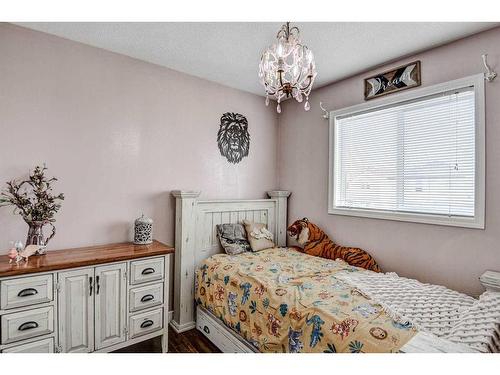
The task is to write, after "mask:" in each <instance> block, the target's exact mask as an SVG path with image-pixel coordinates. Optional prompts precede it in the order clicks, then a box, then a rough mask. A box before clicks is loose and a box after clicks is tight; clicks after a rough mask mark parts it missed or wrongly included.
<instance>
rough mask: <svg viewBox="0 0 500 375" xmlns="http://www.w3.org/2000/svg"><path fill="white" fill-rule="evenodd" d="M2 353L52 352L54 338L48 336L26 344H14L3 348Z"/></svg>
mask: <svg viewBox="0 0 500 375" xmlns="http://www.w3.org/2000/svg"><path fill="white" fill-rule="evenodd" d="M2 353H54V338H53V337H49V338H47V339H43V340H40V341H35V342H30V343H28V344H21V345H16V346H13V347H11V348H8V349H4V350H3V351H2Z"/></svg>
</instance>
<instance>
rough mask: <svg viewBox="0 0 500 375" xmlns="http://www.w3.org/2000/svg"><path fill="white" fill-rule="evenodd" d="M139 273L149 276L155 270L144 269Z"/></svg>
mask: <svg viewBox="0 0 500 375" xmlns="http://www.w3.org/2000/svg"><path fill="white" fill-rule="evenodd" d="M141 273H142V274H143V275H151V274H152V273H155V269H154V268H151V267H148V268H144V269H143V270H142V272H141Z"/></svg>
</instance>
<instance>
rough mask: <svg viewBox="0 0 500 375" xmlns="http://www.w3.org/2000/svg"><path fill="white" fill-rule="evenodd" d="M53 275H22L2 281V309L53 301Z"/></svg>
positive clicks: (0, 284) (0, 307) (0, 286)
mask: <svg viewBox="0 0 500 375" xmlns="http://www.w3.org/2000/svg"><path fill="white" fill-rule="evenodd" d="M52 284H53V282H52V275H50V274H49V275H42V276H31V277H21V278H17V279H10V280H3V281H0V292H1V298H0V309H1V310H8V309H14V308H16V307H22V306H29V305H35V304H37V303H44V302H50V301H52V299H53V298H54V297H53V293H52Z"/></svg>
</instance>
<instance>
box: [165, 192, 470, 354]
mask: <svg viewBox="0 0 500 375" xmlns="http://www.w3.org/2000/svg"><path fill="white" fill-rule="evenodd" d="M172 194H173V196H174V197H175V199H176V213H175V272H174V275H175V276H174V315H173V319H172V320H171V322H170V325H171V326H172V328H173V329H174V330H175V331H176V332H178V333H180V332H184V331H187V330H190V329H193V328H195V327H196V328H197V329H198V330H200V331H201V332H202V333H203V334H204V335H205V336H206V337H208V339H210V340H211V341H212V342H213V343H214V344H215V345H216V346H217V347H218V348H219V349H221V351H223V352H228V353H245V352H246V353H250V352H255V351H256V350H255V348H253V347H252V346H251V345H250V344H249V343H247V342H246V341H244V340H243V339H242V338H241V337H240V336H239V335H238V334H237V333H236V332H234V331H232V330H231V329H230V328H228V327H226V326H225V325H224V323H223V322H221V321H220V320H219V319H218V318H216V317H215V316H213V315H212V314H211V313H210V312H208V311H207V310H205V309H203V308H202V307H197V308H196V307H195V301H194V278H195V269H196V267H197V266H198V265H200V263H201V262H202V261H203V260H204V259H206V258H208V257H210V256H211V255H214V254H217V253H221V252H223V250H222V247H221V246H220V243H219V241H218V239H217V235H216V229H215V226H216V225H217V224H222V223H238V222H240V221H241V220H243V219H248V220H252V221H256V222H260V223H265V224H266V225H267V227H268V229H269V231H270V232H272V233H273V235H274V241H275V243H276V244H277V245H278V246H286V226H287V200H288V197H289V196H290V192H288V191H282V190H274V191H269V192H267V194H268V196H269V199H251V200H198V197H199V195H200V192H199V191H180V190H176V191H173V192H172ZM472 351H473V350H472V349H470V348H469V347H467V346H463V345H458V344H455V343H452V342H450V341H447V340H443V339H440V338H438V337H436V336H433V335H430V334H427V333H425V332H419V333H417V334H416V335H415V336H414V337H413V338H412V339H411V340H410V341H409V342H408V343H407V344H406V345H404V346H403V347H402V348H401V352H406V353H416V352H423V353H445V352H452V353H464V352H472Z"/></svg>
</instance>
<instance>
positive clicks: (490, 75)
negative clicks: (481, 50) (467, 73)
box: [481, 53, 497, 82]
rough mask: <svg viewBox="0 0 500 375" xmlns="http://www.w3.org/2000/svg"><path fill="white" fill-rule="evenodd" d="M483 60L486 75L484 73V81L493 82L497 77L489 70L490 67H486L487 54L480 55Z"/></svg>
mask: <svg viewBox="0 0 500 375" xmlns="http://www.w3.org/2000/svg"><path fill="white" fill-rule="evenodd" d="M481 57H482V58H483V64H484V67H485V68H486V73H484V79H486V80H487V81H488V82H493V80H494V79H495V78H496V77H497V73H496V72H494V71H493V70H491V68H490V66H489V65H488V61H487V59H488V54H487V53H485V54H483V55H481Z"/></svg>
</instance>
